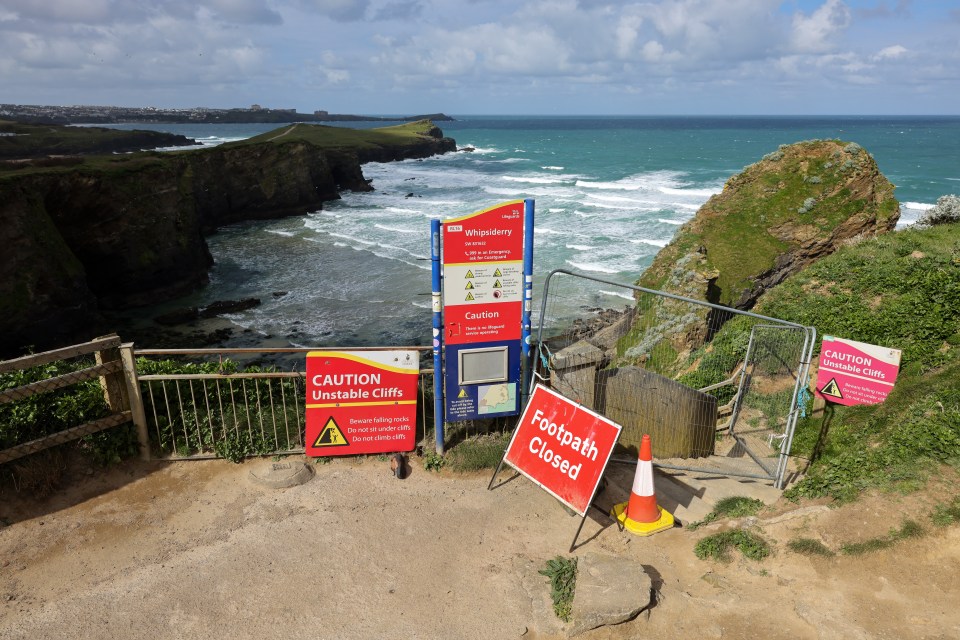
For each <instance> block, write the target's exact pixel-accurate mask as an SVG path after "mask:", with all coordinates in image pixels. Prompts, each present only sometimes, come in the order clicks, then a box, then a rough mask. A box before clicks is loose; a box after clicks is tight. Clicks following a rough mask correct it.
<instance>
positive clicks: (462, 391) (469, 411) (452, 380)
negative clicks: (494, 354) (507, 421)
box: [444, 341, 521, 422]
mask: <svg viewBox="0 0 960 640" xmlns="http://www.w3.org/2000/svg"><path fill="white" fill-rule="evenodd" d="M497 347H499V348H501V349H505V350H506V363H505V364H506V366H505V367H502V373H501V375H499V376H494V375H490V376H489V377H488V378H486V379H485V380H484V381H483V382H475V381H472V380H470V379H469V378H467V379H464V370H463V367H462V366H461V365H462V364H463V359H464V357H466V356H470V355H473V354H474V353H476V352H478V351H482V350H485V349H491V348H497ZM461 352H466V353H464V354H463V357H462V356H461ZM491 364H495V361H493V362H492V363H491ZM467 368H468V372H469V361H468V362H467ZM444 383H445V388H446V397H447V402H446V405H447V406H446V410H447V412H446V413H447V420H449V421H451V422H456V421H459V420H478V419H480V420H482V419H484V418H495V417H497V416H505V415H506V416H515V415H517V413H518V412H519V411H520V395H521V394H520V343H519V341H515V342H514V343H512V344H508V343H504V342H489V343H486V342H480V343H475V344H467V345H450V346H448V347H447V367H446V373H445V378H444Z"/></svg>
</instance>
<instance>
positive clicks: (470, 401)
mask: <svg viewBox="0 0 960 640" xmlns="http://www.w3.org/2000/svg"><path fill="white" fill-rule="evenodd" d="M533 212H534V202H533V200H525V201H522V200H516V201H512V202H506V203H503V204H500V205H497V206H495V207H492V208H490V209H486V210H484V211H479V212H477V213H473V214H470V215H467V216H462V217H459V218H453V219H449V220H445V221H444V222H443V223H442V224H441V223H440V222H439V221H436V220H435V221H433V223H434V224H433V225H432V226H431V234H434V233H435V231H434V230H435V228H436V225H439V226H441V227H442V251H440V252H439V253H440V255H441V256H442V260H443V274H442V275H443V277H442V281H443V286H442V290H443V300H442V311H443V314H442V323H441V324H440V326H439V330H440V332H439V335H437V329H438V325H437V319H436V317H437V312H438V307H439V306H440V305H438V294H437V292H438V284H437V280H436V278H437V276H436V273H437V268H438V267H437V258H436V255H437V251H436V243H434V253H433V254H432V257H433V259H434V288H433V291H434V349H435V352H434V360H435V362H436V360H437V354H436V350H437V349H440V348H442V350H443V353H444V357H443V358H442V360H443V362H444V364H445V369H441V368H440V366H439V365H436V364H435V368H436V372H437V373H436V380H441V381H442V382H443V387H444V389H443V391H444V393H443V394H442V396H441V395H440V394H439V393H437V398H441V397H443V400H442V401H441V404H442V405H443V407H444V408H445V412H444V415H445V418H446V420H448V421H459V420H474V419H478V418H479V419H483V418H494V417H498V416H510V415H517V414H519V413H520V406H521V399H522V396H523V394H525V393H526V392H527V389H526V386H528V380H527V379H526V378H524V379H522V377H523V374H522V373H521V371H522V370H524V369H526V368H527V367H522V366H521V361H522V360H524V359H526V360H528V359H529V354H530V335H531V332H530V325H531V320H530V310H531V304H532V290H533ZM432 237H436V236H435V235H432ZM441 372H443V373H442V375H441ZM437 420H438V424H439V421H440V420H441V418H440V417H439V412H438V418H437ZM441 438H442V426H438V428H437V443H438V444H437V448H438V450H440V451H442V442H441Z"/></svg>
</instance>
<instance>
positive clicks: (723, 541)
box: [693, 529, 772, 562]
mask: <svg viewBox="0 0 960 640" xmlns="http://www.w3.org/2000/svg"><path fill="white" fill-rule="evenodd" d="M731 548H736V549H737V550H739V551H740V553H742V554H743V555H744V556H745V557H747V558H750V559H751V560H757V561H759V560H763V559H764V558H766V557H767V556H769V555H770V554H771V553H772V550H771V549H770V545H769V544H768V543H767V541H766V540H764V539H763V538H761V537H760V536H758V535H757V534H755V533H751V532H749V531H744V530H743V529H734V530H732V531H722V532H720V533H715V534H713V535H711V536H707V537H706V538H703V539H702V540H700V541H699V542H697V544H696V546H695V547H694V548H693V552H694V554H696V556H697V557H698V558H700V559H701V560H706V559H707V558H710V559H713V560H719V561H720V562H729V561H730V549H731Z"/></svg>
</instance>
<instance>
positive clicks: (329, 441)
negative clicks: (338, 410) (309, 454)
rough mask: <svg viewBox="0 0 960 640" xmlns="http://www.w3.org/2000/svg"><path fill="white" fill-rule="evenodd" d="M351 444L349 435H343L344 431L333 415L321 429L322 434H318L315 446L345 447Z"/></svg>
mask: <svg viewBox="0 0 960 640" xmlns="http://www.w3.org/2000/svg"><path fill="white" fill-rule="evenodd" d="M349 444H350V442H349V441H348V440H347V437H346V436H345V435H343V431H340V426H339V425H338V424H337V421H336V420H334V419H333V416H330V417H329V418H328V419H327V424H325V425H324V426H323V429H321V430H320V435H318V436H317V441H316V442H314V443H313V446H314V447H345V446H347V445H349Z"/></svg>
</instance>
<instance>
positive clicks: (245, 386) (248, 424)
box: [240, 380, 253, 438]
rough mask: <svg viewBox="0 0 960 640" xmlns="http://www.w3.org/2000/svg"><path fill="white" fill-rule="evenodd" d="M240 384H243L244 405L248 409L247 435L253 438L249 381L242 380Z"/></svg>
mask: <svg viewBox="0 0 960 640" xmlns="http://www.w3.org/2000/svg"><path fill="white" fill-rule="evenodd" d="M240 384H241V385H243V406H244V408H245V409H246V411H247V429H246V430H247V437H248V438H252V437H253V433H251V429H252V428H253V420H251V419H250V399H249V398H248V397H247V381H246V380H241V381H240Z"/></svg>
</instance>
